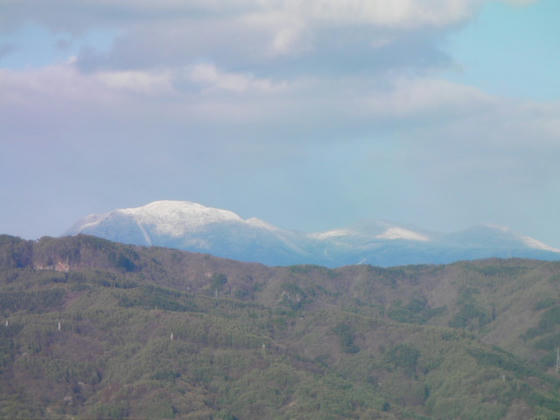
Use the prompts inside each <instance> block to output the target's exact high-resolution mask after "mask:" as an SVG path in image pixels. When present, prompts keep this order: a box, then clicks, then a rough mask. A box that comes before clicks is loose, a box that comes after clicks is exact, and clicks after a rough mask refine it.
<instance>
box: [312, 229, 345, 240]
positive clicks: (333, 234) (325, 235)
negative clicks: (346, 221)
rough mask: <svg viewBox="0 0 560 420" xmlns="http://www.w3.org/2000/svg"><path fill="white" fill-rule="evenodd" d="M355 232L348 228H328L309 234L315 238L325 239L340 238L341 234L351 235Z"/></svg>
mask: <svg viewBox="0 0 560 420" xmlns="http://www.w3.org/2000/svg"><path fill="white" fill-rule="evenodd" d="M353 234H354V232H352V231H351V230H347V229H333V230H328V231H326V232H319V233H311V234H310V235H309V236H310V237H311V238H313V239H319V240H325V239H332V238H340V237H341V236H350V235H353Z"/></svg>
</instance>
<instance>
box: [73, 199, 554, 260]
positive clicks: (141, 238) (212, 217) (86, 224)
mask: <svg viewBox="0 0 560 420" xmlns="http://www.w3.org/2000/svg"><path fill="white" fill-rule="evenodd" d="M79 233H83V234H88V235H94V236H98V237H101V238H105V239H109V240H112V241H117V242H123V243H128V244H135V245H146V246H150V245H157V246H164V247H168V248H177V249H182V250H186V251H193V252H204V253H210V254H212V255H216V256H220V257H225V258H232V259H235V260H240V261H254V262H260V263H264V264H268V265H292V264H319V265H324V266H327V267H340V266H343V265H350V264H358V263H360V264H366V263H367V264H372V265H378V266H383V267H388V266H395V265H404V264H442V263H450V262H454V261H459V260H472V259H480V258H490V257H502V258H511V257H522V258H536V259H542V260H559V259H560V250H558V249H555V248H552V247H550V246H548V245H546V244H544V243H542V242H540V241H538V240H536V239H534V238H530V237H528V236H523V235H519V234H517V233H515V232H512V231H511V230H509V229H507V228H502V227H495V226H494V227H493V226H478V227H473V228H470V229H467V230H465V231H462V232H455V233H451V234H442V233H435V232H428V231H424V230H418V229H413V228H409V227H405V226H399V225H395V224H393V223H388V222H372V223H366V224H361V225H359V226H355V227H353V228H344V229H335V230H330V231H327V232H319V233H313V234H306V233H302V232H295V231H291V230H285V229H280V228H278V227H276V226H272V225H271V224H269V223H266V222H264V221H262V220H259V219H256V218H251V219H247V220H244V219H242V218H241V217H239V216H238V215H237V214H235V213H233V212H231V211H228V210H221V209H215V208H210V207H205V206H202V205H200V204H198V203H192V202H188V201H156V202H153V203H150V204H147V205H145V206H142V207H137V208H128V209H117V210H113V211H111V212H109V213H105V214H94V215H90V216H88V217H86V218H85V219H83V220H80V221H79V222H77V223H76V224H75V225H74V226H73V227H72V228H71V229H70V230H69V231H68V234H69V235H74V234H79Z"/></svg>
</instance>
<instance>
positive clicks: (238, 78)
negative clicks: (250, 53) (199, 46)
mask: <svg viewBox="0 0 560 420" xmlns="http://www.w3.org/2000/svg"><path fill="white" fill-rule="evenodd" d="M188 77H189V79H190V80H191V81H192V82H194V83H196V84H200V85H203V86H206V87H207V88H209V89H219V90H225V91H230V92H236V93H246V92H259V93H267V92H268V93H273V92H278V91H281V90H284V89H286V88H287V86H288V85H287V83H286V82H280V83H275V82H273V81H271V80H269V79H259V78H256V77H255V76H253V75H252V74H243V73H231V72H224V71H222V70H220V69H218V68H217V67H216V66H214V65H213V64H197V65H194V66H192V67H191V68H190V70H189V71H188Z"/></svg>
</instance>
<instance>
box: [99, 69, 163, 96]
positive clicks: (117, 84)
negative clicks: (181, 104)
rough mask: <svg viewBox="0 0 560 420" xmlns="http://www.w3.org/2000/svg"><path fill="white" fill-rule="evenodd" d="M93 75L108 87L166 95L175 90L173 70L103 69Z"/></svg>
mask: <svg viewBox="0 0 560 420" xmlns="http://www.w3.org/2000/svg"><path fill="white" fill-rule="evenodd" d="M93 77H94V78H95V79H96V80H98V81H100V82H101V83H102V84H104V85H105V86H106V87H107V88H108V89H115V90H121V89H122V90H126V91H129V92H135V93H142V94H148V95H166V94H171V93H173V91H174V88H173V84H172V75H171V72H169V71H165V72H146V71H102V72H99V73H95V74H94V75H93Z"/></svg>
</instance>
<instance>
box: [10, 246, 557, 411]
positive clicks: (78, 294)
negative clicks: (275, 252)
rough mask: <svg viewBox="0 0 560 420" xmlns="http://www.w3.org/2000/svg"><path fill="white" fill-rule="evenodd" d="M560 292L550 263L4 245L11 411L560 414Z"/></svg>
mask: <svg viewBox="0 0 560 420" xmlns="http://www.w3.org/2000/svg"><path fill="white" fill-rule="evenodd" d="M559 291H560V264H559V263H552V262H539V261H531V260H520V259H511V260H497V259H492V260H484V261H474V262H461V263H456V264H452V265H447V266H443V265H437V266H436V265H431V266H404V267H396V268H389V269H382V268H376V267H372V266H366V265H360V266H349V267H343V268H339V269H336V270H330V269H326V268H322V267H317V266H291V267H276V268H271V267H266V266H263V265H260V264H249V263H240V262H236V261H232V260H225V259H220V258H215V257H211V256H208V255H201V254H192V253H188V252H182V251H177V250H170V249H163V248H143V247H137V246H128V245H122V244H117V243H112V242H109V241H106V240H102V239H98V238H94V237H88V236H82V235H79V236H76V237H67V238H60V239H53V238H43V239H41V240H39V241H37V242H31V241H24V240H21V239H18V238H14V237H9V236H0V308H1V312H2V316H3V317H4V319H3V322H2V324H1V325H0V340H1V341H0V389H2V393H1V394H0V418H14V419H15V418H70V417H78V418H88V419H89V418H103V419H105V418H125V417H130V418H189V419H235V418H237V419H263V418H271V419H272V418H278V419H281V418H285V419H293V418H297V419H343V418H356V419H370V418H387V419H410V418H418V419H421V418H434V419H448V418H465V419H482V418H484V419H499V418H508V419H527V418H535V417H537V416H540V417H539V418H556V417H557V416H559V415H560V398H559V397H558V390H559V388H560V377H559V375H558V374H557V373H556V371H555V369H554V365H555V361H556V350H555V349H556V347H557V346H558V345H559V344H560V328H559V327H560V299H559ZM5 322H6V324H5Z"/></svg>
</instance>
